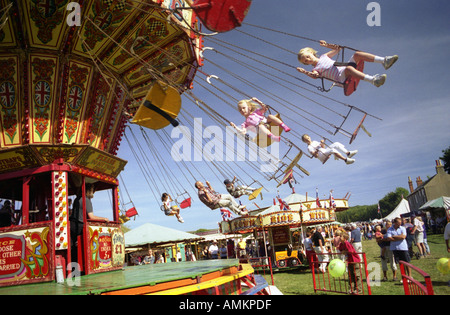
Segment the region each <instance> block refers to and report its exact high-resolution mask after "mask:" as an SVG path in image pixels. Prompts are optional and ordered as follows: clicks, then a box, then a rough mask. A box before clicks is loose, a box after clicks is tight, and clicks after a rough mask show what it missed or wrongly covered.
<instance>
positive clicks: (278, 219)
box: [270, 213, 294, 224]
mask: <svg viewBox="0 0 450 315" xmlns="http://www.w3.org/2000/svg"><path fill="white" fill-rule="evenodd" d="M292 221H294V215H293V214H292V213H282V214H277V215H272V216H270V224H278V223H287V222H292Z"/></svg>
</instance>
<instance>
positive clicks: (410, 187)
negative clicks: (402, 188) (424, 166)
mask: <svg viewBox="0 0 450 315" xmlns="http://www.w3.org/2000/svg"><path fill="white" fill-rule="evenodd" d="M408 185H409V192H410V193H412V192H413V191H414V187H413V184H412V180H411V177H410V176H408Z"/></svg>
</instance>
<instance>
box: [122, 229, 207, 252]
mask: <svg viewBox="0 0 450 315" xmlns="http://www.w3.org/2000/svg"><path fill="white" fill-rule="evenodd" d="M202 239H203V237H201V236H198V235H195V234H191V233H186V232H183V231H178V230H175V229H171V228H167V227H164V226H161V225H156V224H152V223H145V224H143V225H141V226H139V227H137V228H135V229H133V230H131V231H129V232H127V233H125V246H126V247H133V246H142V245H147V244H150V245H160V244H167V243H182V242H188V241H189V242H193V241H197V240H202Z"/></svg>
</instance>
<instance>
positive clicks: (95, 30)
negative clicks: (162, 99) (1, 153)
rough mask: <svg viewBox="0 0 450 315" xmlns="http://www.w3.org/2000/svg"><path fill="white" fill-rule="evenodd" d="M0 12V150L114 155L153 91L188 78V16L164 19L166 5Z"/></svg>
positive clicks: (46, 4)
mask: <svg viewBox="0 0 450 315" xmlns="http://www.w3.org/2000/svg"><path fill="white" fill-rule="evenodd" d="M1 3H2V7H3V8H4V10H2V13H3V18H2V20H1V21H2V22H5V23H3V25H1V28H0V127H1V128H0V145H1V149H5V148H13V147H19V146H23V145H29V144H37V145H42V144H45V145H60V144H88V145H90V146H92V147H94V148H96V149H100V150H102V151H105V152H107V153H111V154H113V155H115V154H116V153H117V150H118V146H119V144H120V140H121V138H122V135H123V132H124V128H125V123H126V122H127V120H128V119H129V117H130V115H133V111H135V110H136V108H137V107H138V106H139V104H140V103H141V102H142V100H143V99H144V98H145V95H146V94H147V91H148V90H149V88H150V86H151V85H152V84H153V82H155V80H163V81H164V82H166V83H168V84H170V86H172V87H174V88H177V89H178V90H179V91H180V92H181V91H182V90H184V89H185V88H188V87H189V86H190V84H191V82H192V80H193V77H194V75H195V71H196V68H197V66H198V63H199V59H198V54H197V53H196V51H195V49H194V47H200V46H201V45H200V42H199V41H200V40H201V39H200V38H199V37H198V36H196V35H195V33H194V32H192V27H193V26H195V24H196V22H195V20H194V19H193V13H192V10H182V11H180V10H178V11H176V13H174V14H173V11H170V10H168V8H169V7H168V6H169V5H170V3H169V1H157V0H154V1H151V0H147V1H130V0H114V1H106V0H102V1H100V0H87V1H78V2H70V1H68V0H56V1H55V0H33V1H29V0H17V1H12V2H10V1H1ZM5 3H11V4H10V5H8V6H6V5H5ZM74 3H75V7H78V8H79V10H80V14H79V17H80V24H79V25H76V24H75V25H73V24H71V23H70V21H71V16H72V15H73V13H74V12H73V9H71V8H73V4H74ZM78 3H80V4H81V5H78ZM69 4H70V6H69ZM183 6H188V4H187V3H183Z"/></svg>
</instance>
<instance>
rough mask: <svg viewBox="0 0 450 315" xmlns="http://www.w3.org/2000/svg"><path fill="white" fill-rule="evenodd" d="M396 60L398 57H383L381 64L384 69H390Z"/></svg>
mask: <svg viewBox="0 0 450 315" xmlns="http://www.w3.org/2000/svg"><path fill="white" fill-rule="evenodd" d="M397 60H398V56H397V55H394V56H386V57H384V62H383V66H384V69H386V70H387V69H389V68H390V67H392V65H393V64H394V63H395V62H396V61H397Z"/></svg>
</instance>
